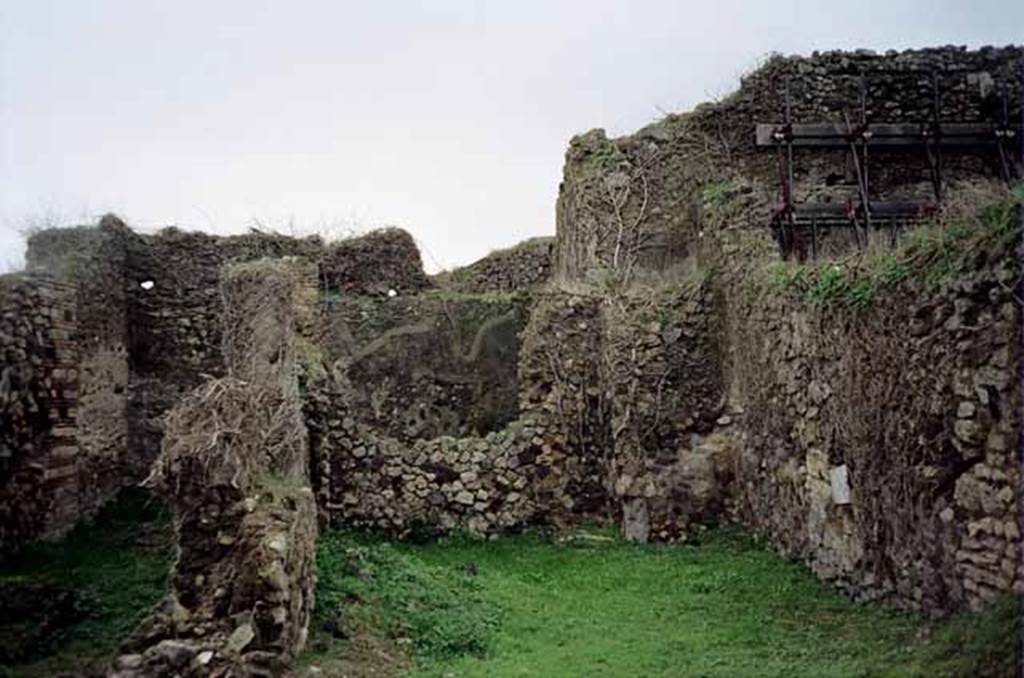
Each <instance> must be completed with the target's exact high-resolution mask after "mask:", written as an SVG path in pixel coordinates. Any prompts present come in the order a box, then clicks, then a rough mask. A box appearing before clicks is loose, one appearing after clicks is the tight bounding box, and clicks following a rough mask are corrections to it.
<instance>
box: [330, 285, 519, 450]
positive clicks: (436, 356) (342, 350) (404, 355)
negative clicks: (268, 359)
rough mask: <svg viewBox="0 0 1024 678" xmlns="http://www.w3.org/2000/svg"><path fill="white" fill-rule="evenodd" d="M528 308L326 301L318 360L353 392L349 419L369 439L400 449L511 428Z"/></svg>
mask: <svg viewBox="0 0 1024 678" xmlns="http://www.w3.org/2000/svg"><path fill="white" fill-rule="evenodd" d="M529 305H530V299H529V298H528V297H526V296H524V295H511V294H476V295H473V294H461V293H460V294H456V293H450V292H440V291H438V292H427V293H423V294H418V295H404V294H403V295H397V296H395V297H388V296H383V295H378V296H371V295H350V294H345V295H340V296H335V295H333V294H331V295H329V296H328V298H327V300H326V304H325V305H324V307H323V310H322V316H323V317H322V323H323V339H322V342H321V350H322V351H323V354H324V359H325V360H326V361H327V362H328V364H329V365H330V366H331V368H332V369H333V370H336V371H340V372H342V373H343V374H344V376H345V378H346V379H348V380H349V381H350V382H351V383H355V384H360V385H361V388H358V389H354V390H353V393H352V402H351V404H350V411H351V413H352V416H354V417H356V419H357V420H358V421H360V422H362V423H364V424H366V425H368V426H369V427H371V428H372V429H374V430H377V431H379V432H381V433H384V434H386V435H388V436H390V437H394V438H397V439H399V440H402V441H405V442H411V441H413V440H416V439H425V438H436V437H438V436H442V435H449V436H473V435H483V434H485V433H487V432H489V431H495V430H499V429H501V428H502V427H504V426H505V425H506V424H508V423H509V422H511V421H512V420H514V419H515V418H516V415H517V411H518V402H517V399H518V388H517V387H518V380H517V379H516V364H517V362H518V358H519V334H520V332H521V331H522V329H523V327H524V326H525V324H526V319H527V316H528V314H529Z"/></svg>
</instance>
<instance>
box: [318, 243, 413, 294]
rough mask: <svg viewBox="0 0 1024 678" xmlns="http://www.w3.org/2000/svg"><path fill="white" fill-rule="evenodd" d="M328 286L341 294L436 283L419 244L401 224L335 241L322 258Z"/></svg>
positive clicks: (409, 290)
mask: <svg viewBox="0 0 1024 678" xmlns="http://www.w3.org/2000/svg"><path fill="white" fill-rule="evenodd" d="M320 277H321V279H322V280H323V282H324V286H325V287H326V288H327V289H329V290H333V291H334V292H335V293H337V294H345V295H348V294H357V295H363V294H378V295H386V294H388V293H389V292H390V291H394V292H396V293H402V294H409V293H416V292H419V291H421V290H424V289H427V288H429V287H432V284H431V282H430V279H429V278H427V275H426V274H425V273H424V272H423V262H422V260H421V259H420V251H419V248H417V247H416V241H415V240H413V238H412V236H411V235H410V234H409V233H408V232H407V231H404V230H402V229H400V228H382V229H379V230H376V231H371V232H369V233H366V234H364V235H360V236H357V237H353V238H346V239H344V240H339V241H337V242H333V243H331V245H330V246H329V247H328V248H327V250H326V251H325V253H324V256H323V258H322V259H321V260H320Z"/></svg>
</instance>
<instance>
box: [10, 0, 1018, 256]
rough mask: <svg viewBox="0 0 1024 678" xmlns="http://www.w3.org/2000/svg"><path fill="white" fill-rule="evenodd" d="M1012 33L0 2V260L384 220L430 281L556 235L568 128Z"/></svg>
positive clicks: (298, 5)
mask: <svg viewBox="0 0 1024 678" xmlns="http://www.w3.org/2000/svg"><path fill="white" fill-rule="evenodd" d="M1021 42H1024V2H1022V1H1021V0H964V1H960V2H953V1H951V0H918V1H909V0H885V1H880V0H858V1H857V2H821V1H820V0H819V1H817V2H789V3H787V2H783V1H780V0H775V1H773V2H764V1H756V2H755V1H753V0H751V1H747V2H741V1H739V0H714V1H704V2H699V3H695V2H681V1H677V2H667V1H661V0H633V1H631V2H630V1H627V0H621V1H612V0H586V1H575V0H565V1H559V0H545V1H535V0H507V1H504V2H498V1H485V0H480V1H477V2H472V1H470V0H450V1H445V0H435V1H433V2H411V1H407V2H400V1H388V0H376V1H368V0H363V1H360V2H355V1H351V0H332V1H328V0H324V1H313V0H281V1H277V2H264V1H261V0H244V1H241V0H202V1H194V0H174V1H173V2H170V1H166V2H165V1H160V2H157V1H155V0H64V1H62V2H56V1H52V0H0V270H10V269H13V268H16V267H18V266H19V265H20V263H21V261H22V252H23V248H24V242H23V237H22V235H21V234H22V232H23V231H24V230H25V229H26V228H28V227H33V226H45V225H68V224H75V223H90V222H92V221H94V220H95V219H96V218H97V217H98V216H99V215H102V214H104V213H106V212H115V213H117V214H118V215H120V216H121V217H122V218H123V219H125V221H127V222H128V223H129V224H130V225H132V226H133V227H135V228H137V229H138V230H141V231H145V232H149V231H153V230H156V229H159V228H161V227H164V226H168V225H176V226H178V227H179V228H184V229H200V230H204V231H207V232H213V233H237V232H243V231H245V230H246V229H248V228H250V227H253V226H256V227H260V228H263V229H265V230H277V231H280V232H282V233H293V234H296V235H308V234H311V233H314V232H320V233H322V234H323V235H325V236H327V237H340V236H343V235H347V234H351V233H358V232H363V231H366V230H369V229H371V228H374V227H379V226H385V225H394V226H401V227H403V228H405V229H407V230H408V231H410V232H411V233H412V234H413V236H414V237H415V238H416V240H417V242H418V243H419V244H420V247H421V250H422V252H423V259H424V264H425V266H426V267H427V269H428V270H429V271H437V270H439V269H442V268H448V267H452V266H456V265H462V264H466V263H469V262H471V261H474V260H475V259H478V258H480V257H481V256H484V255H485V254H487V253H488V252H489V251H491V250H493V249H496V248H500V247H505V246H508V245H512V244H514V243H516V242H519V241H521V240H523V239H525V238H528V237H532V236H536V235H549V234H553V233H554V230H555V198H556V196H557V193H558V183H559V181H560V179H561V172H562V163H563V156H564V153H565V149H566V147H567V145H568V142H569V139H570V138H571V137H572V136H573V135H574V134H578V133H581V132H585V131H587V130H588V129H592V128H595V127H603V128H605V129H606V130H607V131H608V133H609V135H621V134H627V133H629V132H630V131H632V130H634V129H637V128H639V127H641V126H643V125H644V124H646V123H648V122H650V121H651V120H654V119H656V118H659V117H661V116H662V115H664V114H665V113H666V112H671V111H682V110H687V109H690V108H692V107H693V106H694V105H696V104H697V103H699V102H701V101H706V100H710V99H714V98H718V97H721V96H723V95H725V94H727V93H728V92H729V91H731V90H732V89H734V88H735V87H736V86H737V85H738V79H739V76H740V75H741V74H742V73H744V72H745V71H748V70H750V69H751V68H753V67H755V66H756V65H757V64H758V62H759V60H760V59H762V58H763V57H764V56H765V55H767V54H769V53H771V52H781V53H783V54H797V53H809V52H811V51H813V50H816V49H820V50H826V49H835V48H849V49H854V48H869V49H876V50H885V49H889V48H895V49H903V48H909V47H923V46H928V45H944V44H957V45H961V44H963V45H969V46H972V47H980V46H982V45H987V44H993V45H1006V44H1010V43H1021Z"/></svg>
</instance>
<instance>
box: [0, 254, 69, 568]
mask: <svg viewBox="0 0 1024 678" xmlns="http://www.w3.org/2000/svg"><path fill="white" fill-rule="evenodd" d="M75 307H76V304H75V292H74V288H73V287H70V286H68V285H65V284H62V283H60V282H58V281H57V280H55V279H53V278H52V277H47V276H43V275H40V274H11V275H5V276H0V555H6V554H8V553H10V552H12V551H15V550H17V549H18V548H20V547H21V546H22V545H24V544H26V543H28V542H30V541H32V540H34V539H37V538H39V537H41V536H57V535H60V534H62V533H64V532H65V531H67V530H68V529H70V528H71V526H72V525H73V524H74V523H75V521H76V520H77V519H78V515H79V511H80V510H83V505H82V493H83V487H82V476H81V475H80V469H79V457H80V455H81V454H82V448H81V446H80V445H79V425H78V421H79V417H78V345H77V342H76V341H75V339H74V335H75V334H76V330H77V321H76V318H75ZM87 505H88V504H87ZM87 505H86V506H87Z"/></svg>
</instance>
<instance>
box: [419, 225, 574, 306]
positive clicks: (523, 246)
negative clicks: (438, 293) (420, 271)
mask: <svg viewBox="0 0 1024 678" xmlns="http://www.w3.org/2000/svg"><path fill="white" fill-rule="evenodd" d="M554 246H555V239H554V238H550V237H545V238H531V239H530V240H526V241H524V242H521V243H519V244H518V245H515V246H514V247H509V248H506V249H503V250H497V251H495V252H491V253H490V254H488V255H487V256H486V257H484V258H483V259H480V260H479V261H476V262H473V263H472V264H470V265H468V266H463V267H460V268H456V269H455V270H453V271H448V272H446V273H442V274H440V275H437V276H435V278H434V281H435V283H436V284H437V285H439V286H441V287H443V288H445V289H450V290H454V291H456V292H466V293H471V294H478V293H481V292H518V291H523V290H531V289H535V288H537V287H539V286H540V285H543V284H544V283H545V282H547V281H548V279H549V278H550V276H551V253H552V250H553V249H554Z"/></svg>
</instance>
